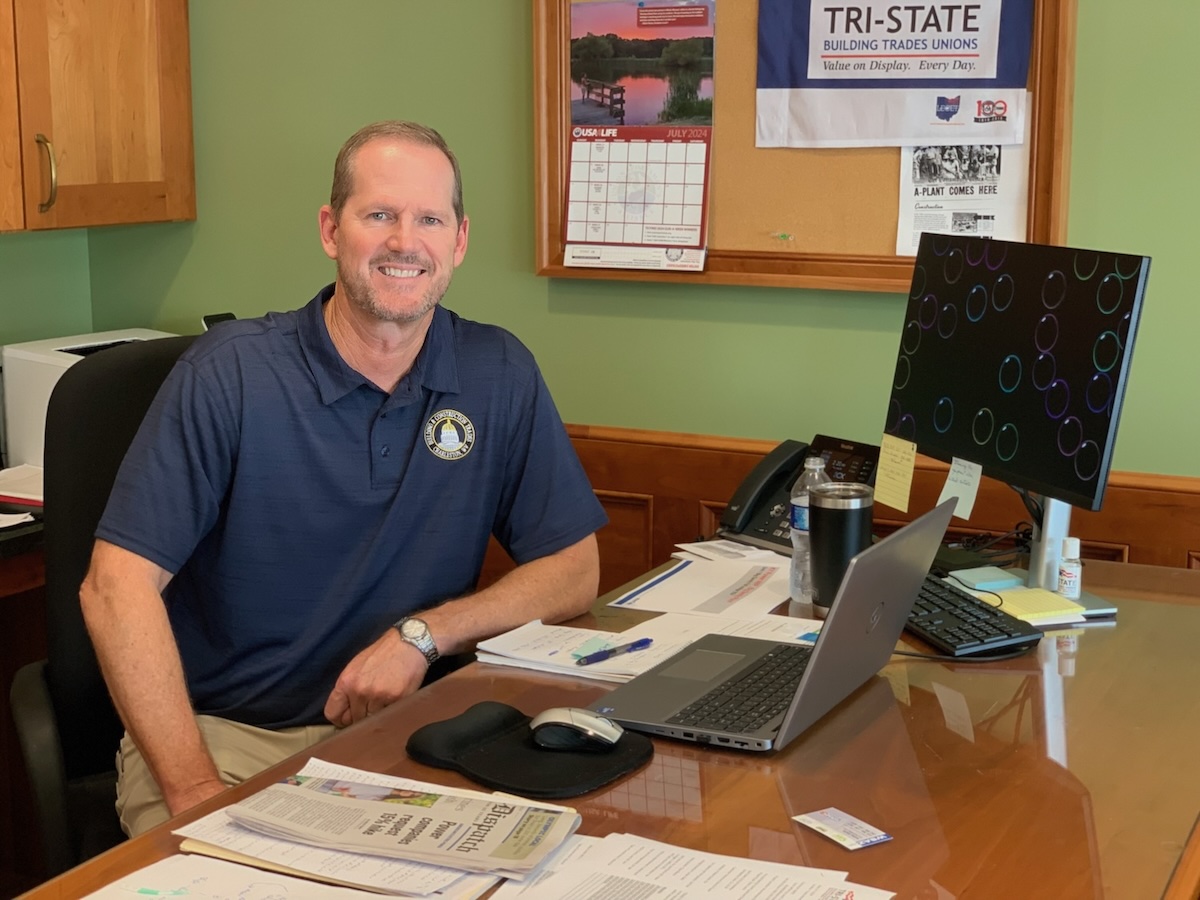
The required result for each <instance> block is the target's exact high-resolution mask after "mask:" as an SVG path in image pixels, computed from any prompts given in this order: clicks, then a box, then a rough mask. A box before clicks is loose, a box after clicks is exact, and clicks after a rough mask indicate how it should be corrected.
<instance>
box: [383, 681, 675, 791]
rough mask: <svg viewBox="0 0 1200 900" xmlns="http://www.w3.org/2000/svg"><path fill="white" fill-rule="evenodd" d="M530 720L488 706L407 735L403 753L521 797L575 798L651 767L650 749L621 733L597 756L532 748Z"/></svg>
mask: <svg viewBox="0 0 1200 900" xmlns="http://www.w3.org/2000/svg"><path fill="white" fill-rule="evenodd" d="M530 721H531V717H530V716H527V715H525V714H524V713H523V712H521V711H520V710H519V709H515V708H514V707H511V706H508V705H507V704H504V703H497V702H495V701H493V700H484V701H482V702H480V703H476V704H475V705H474V706H472V707H471V708H470V709H468V710H467V711H466V712H463V713H461V714H460V715H457V716H455V717H454V718H452V719H445V720H443V721H441V722H430V723H429V724H428V725H423V726H422V727H420V728H418V729H417V730H416V731H414V732H413V733H412V735H411V736H410V737H409V739H408V744H407V745H406V747H405V749H406V750H407V751H408V755H409V756H410V757H412V758H413V759H415V760H416V761H417V762H419V763H423V764H425V765H427V766H435V767H437V768H439V769H453V770H455V771H457V772H461V773H462V774H463V775H465V776H466V777H467V778H470V779H471V780H472V781H474V782H475V783H476V784H481V785H483V786H484V787H488V788H492V789H493V790H498V791H506V792H508V793H511V794H520V795H521V796H523V797H533V798H541V799H552V798H560V797H577V796H579V795H580V794H586V793H587V792H588V791H594V790H595V789H596V788H599V787H603V786H604V785H606V784H608V783H609V782H610V781H613V780H615V779H617V778H620V777H621V776H622V775H625V774H628V773H629V772H632V771H634V770H635V769H638V768H640V767H641V766H643V765H644V764H645V763H647V762H649V761H650V757H651V756H653V755H654V745H653V744H652V743H651V742H650V739H649V738H648V737H646V736H645V735H642V734H635V733H634V732H631V731H626V732H625V733H624V734H623V735H621V738H620V740H618V741H617V742H616V743H615V744H613V745H612V746H611V747H609V748H605V749H600V750H549V749H546V748H545V747H539V746H538V745H537V744H535V743H534V742H533V735H532V733H531V732H530V730H529V722H530Z"/></svg>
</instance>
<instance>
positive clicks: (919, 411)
mask: <svg viewBox="0 0 1200 900" xmlns="http://www.w3.org/2000/svg"><path fill="white" fill-rule="evenodd" d="M1149 271H1150V258H1149V257H1146V256H1136V255H1131V254H1126V253H1111V252H1105V251H1098V250H1084V249H1080V248H1075V247H1052V246H1046V245H1041V244H1023V243H1015V242H1010V241H998V240H987V239H984V238H975V237H960V236H956V235H938V234H923V235H922V236H921V241H920V246H919V248H918V250H917V256H916V261H915V265H914V267H913V280H912V287H911V290H910V291H909V299H908V306H907V309H906V311H905V315H904V325H903V328H902V330H901V335H900V351H899V354H898V355H897V359H896V370H895V377H894V380H893V383H892V392H891V398H890V401H889V403H888V411H887V419H886V423H885V426H884V430H885V431H886V432H887V433H888V434H891V435H895V436H897V437H900V438H903V439H905V440H909V441H913V442H914V443H915V444H916V445H917V449H918V451H920V452H921V453H924V454H926V455H927V456H932V457H935V458H937V459H941V460H944V461H946V462H951V461H952V460H954V459H961V460H965V461H968V462H972V463H977V464H979V465H980V466H982V469H983V474H984V475H987V476H989V477H991V478H996V479H998V480H1000V481H1003V482H1007V483H1008V484H1010V485H1012V486H1013V487H1014V488H1016V489H1018V490H1019V491H1020V492H1021V493H1022V496H1023V497H1024V498H1025V500H1026V507H1027V508H1028V509H1029V510H1030V513H1031V515H1033V516H1034V518H1035V521H1034V532H1035V533H1034V542H1033V546H1032V547H1031V558H1030V566H1029V579H1028V583H1029V584H1030V585H1031V586H1045V587H1050V588H1051V589H1053V588H1054V587H1055V586H1056V583H1057V581H1056V579H1057V570H1058V559H1059V555H1060V552H1061V548H1062V539H1063V538H1064V537H1066V536H1067V533H1068V531H1069V528H1070V516H1071V512H1070V510H1071V507H1070V505H1075V506H1080V507H1083V508H1085V509H1092V510H1095V509H1099V508H1100V504H1101V503H1102V501H1103V499H1104V488H1105V485H1106V484H1107V481H1108V472H1109V466H1110V463H1111V461H1112V454H1113V447H1114V444H1115V442H1116V435H1117V422H1118V419H1119V418H1120V413H1121V402H1122V399H1123V398H1124V395H1125V385H1126V382H1127V381H1128V378H1129V367H1130V361H1131V360H1132V357H1133V345H1134V338H1135V336H1136V334H1137V326H1138V320H1139V318H1140V315H1141V310H1142V298H1143V295H1144V293H1145V289H1146V279H1147V276H1148V274H1149Z"/></svg>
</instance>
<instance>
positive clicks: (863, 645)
mask: <svg viewBox="0 0 1200 900" xmlns="http://www.w3.org/2000/svg"><path fill="white" fill-rule="evenodd" d="M955 503H956V501H955V500H954V499H950V500H947V501H946V502H945V503H943V504H941V505H940V506H938V507H936V508H935V509H932V510H930V511H929V512H927V513H925V514H924V515H923V516H920V517H919V518H917V519H915V520H914V521H913V522H911V523H909V524H908V525H906V526H904V527H903V528H901V529H899V530H898V531H896V532H894V533H893V534H891V535H889V536H888V537H886V538H884V539H883V540H882V541H879V542H878V543H877V544H873V545H872V546H870V547H868V548H867V549H866V550H864V551H862V552H861V553H859V554H858V555H857V556H855V557H854V558H852V559H851V560H850V564H849V566H848V567H847V569H846V574H845V576H843V578H842V583H841V586H840V587H839V589H838V593H837V597H836V598H835V599H834V602H833V604H832V606H831V608H830V612H829V615H828V617H827V618H826V619H825V624H824V625H823V626H822V628H821V631H820V634H819V635H818V636H817V640H816V643H815V644H814V646H813V647H811V648H809V647H803V646H799V645H796V644H786V643H778V642H776V641H769V640H762V639H760V638H749V637H738V636H734V635H721V634H710V635H706V636H705V637H702V638H700V639H699V640H697V641H695V642H694V643H692V644H690V645H689V646H687V647H685V648H684V649H683V650H680V651H679V652H678V653H676V654H675V655H674V656H672V657H671V658H670V659H667V660H664V661H663V662H661V663H659V664H658V665H657V666H655V667H654V668H653V669H650V670H649V671H647V672H644V673H642V674H641V675H638V676H636V677H635V678H633V679H632V680H630V681H628V682H626V683H625V684H622V685H621V686H619V687H618V688H616V690H614V691H612V692H611V693H609V694H606V695H605V696H603V697H601V698H600V699H598V700H596V701H595V702H594V703H593V704H592V705H591V706H590V707H589V709H592V710H594V711H596V712H599V713H601V714H602V715H605V716H608V717H609V718H610V719H613V720H614V721H616V722H619V723H620V724H621V725H623V726H624V727H626V728H629V729H632V730H633V731H642V732H646V733H647V734H655V735H662V736H664V737H672V738H677V739H679V740H685V741H693V742H695V743H700V744H709V745H714V746H720V747H732V748H734V749H738V750H759V751H762V750H780V749H782V748H783V747H785V746H787V744H788V743H790V742H791V741H792V740H794V739H795V738H796V737H797V736H798V735H799V734H801V733H802V732H804V731H805V729H807V728H808V727H809V726H811V725H812V724H813V723H815V722H816V721H817V720H818V719H820V718H821V717H822V716H823V715H825V713H827V712H829V710H831V709H833V707H835V706H836V705H837V704H838V703H840V702H841V701H842V700H844V699H845V698H846V697H847V696H849V695H850V694H851V693H853V692H854V691H855V690H857V689H858V688H859V687H861V686H862V685H863V684H864V683H865V682H866V681H867V679H868V678H870V677H871V676H872V675H875V674H876V673H877V672H878V671H879V670H880V669H881V668H883V666H884V664H885V663H887V661H888V659H889V658H890V657H891V655H892V651H893V650H894V649H895V647H896V641H897V640H898V639H899V637H900V633H901V632H902V631H903V630H904V623H905V621H907V619H908V613H909V611H910V610H911V609H912V606H913V602H914V601H915V600H916V597H917V592H918V591H919V590H920V588H921V585H922V583H924V581H925V576H926V575H927V574H928V573H929V567H930V566H931V565H932V564H933V557H934V554H936V553H937V549H938V547H939V545H940V544H941V542H942V538H943V537H944V535H945V533H946V526H948V525H949V524H950V516H951V515H952V514H953V511H954V506H955ZM797 679H798V680H797ZM773 689H774V690H776V691H777V693H778V694H779V697H778V698H777V699H776V700H775V701H774V702H773V703H772V701H771V700H770V697H769V695H770V693H771V691H772V690H773ZM722 691H724V692H726V693H727V694H732V695H733V698H734V700H735V701H736V706H737V709H735V710H733V711H732V712H730V711H727V710H724V709H722V710H721V711H719V712H714V711H712V709H711V706H710V700H709V698H710V697H711V696H712V695H713V694H716V693H720V692H722ZM727 699H728V698H727ZM764 707H766V709H764ZM764 716H765V717H766V718H765V721H761V720H763V718H764Z"/></svg>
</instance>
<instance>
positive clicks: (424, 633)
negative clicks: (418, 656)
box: [392, 616, 441, 666]
mask: <svg viewBox="0 0 1200 900" xmlns="http://www.w3.org/2000/svg"><path fill="white" fill-rule="evenodd" d="M392 627H393V628H395V629H396V631H397V632H398V633H399V635H400V640H402V641H404V642H405V643H406V644H412V645H413V646H414V647H416V648H417V649H418V650H420V651H421V653H422V654H424V656H425V663H426V665H430V666H432V665H433V664H434V663H435V662H437V661H438V658H439V657H440V656H441V654H439V653H438V648H437V644H436V643H435V642H434V640H433V635H431V634H430V633H429V626H428V625H426V624H425V620H424V619H418V618H417V617H416V616H405V617H404V618H403V619H400V620H399V621H398V622H396V624H395V625H393V626H392Z"/></svg>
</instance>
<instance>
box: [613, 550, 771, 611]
mask: <svg viewBox="0 0 1200 900" xmlns="http://www.w3.org/2000/svg"><path fill="white" fill-rule="evenodd" d="M772 555H773V556H775V558H776V559H777V560H778V562H774V561H772V562H770V563H759V562H734V561H721V562H714V561H712V560H701V559H694V560H681V561H680V562H678V563H676V564H675V565H674V566H672V567H671V568H670V569H668V570H667V571H666V572H664V573H662V574H661V575H659V576H657V577H656V578H653V579H651V580H650V581H648V582H646V583H645V584H642V585H640V586H639V587H636V588H634V589H633V590H632V591H628V592H626V593H625V594H622V595H621V596H620V597H618V598H617V599H616V600H614V601H612V602H611V603H610V604H609V606H624V607H628V608H630V609H647V610H655V611H657V612H701V613H713V614H716V615H723V616H730V617H732V618H741V619H757V618H758V617H760V616H764V615H766V614H767V613H769V612H771V611H772V610H773V609H775V608H776V607H777V606H779V605H780V604H781V603H784V602H786V601H787V599H788V561H787V560H786V559H784V558H783V557H781V556H779V555H778V554H772Z"/></svg>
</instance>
